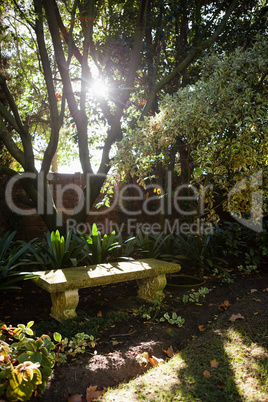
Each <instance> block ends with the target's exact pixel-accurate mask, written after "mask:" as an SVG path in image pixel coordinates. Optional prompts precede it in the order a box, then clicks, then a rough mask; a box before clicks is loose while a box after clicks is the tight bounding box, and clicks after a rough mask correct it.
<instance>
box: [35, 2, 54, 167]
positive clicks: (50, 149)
mask: <svg viewBox="0 0 268 402" xmlns="http://www.w3.org/2000/svg"><path fill="white" fill-rule="evenodd" d="M34 7H35V12H36V14H37V18H36V25H35V32H36V37H37V42H38V47H39V53H40V56H41V62H42V66H43V70H44V77H45V81H46V86H47V92H48V99H49V109H50V119H51V121H50V123H51V135H50V139H49V143H48V146H47V149H46V151H45V154H44V158H43V162H42V167H41V170H42V171H44V172H45V174H47V173H48V172H49V168H50V165H51V162H52V158H53V156H54V154H55V152H56V150H57V146H58V142H59V130H60V122H59V114H58V105H57V99H56V95H55V89H54V84H53V78H52V71H51V67H50V62H49V57H48V53H47V49H46V44H45V39H44V29H43V15H42V4H41V3H40V1H39V0H34Z"/></svg>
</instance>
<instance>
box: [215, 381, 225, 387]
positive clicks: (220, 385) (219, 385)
mask: <svg viewBox="0 0 268 402" xmlns="http://www.w3.org/2000/svg"><path fill="white" fill-rule="evenodd" d="M217 388H219V389H224V388H225V384H224V383H223V382H222V381H218V385H217Z"/></svg>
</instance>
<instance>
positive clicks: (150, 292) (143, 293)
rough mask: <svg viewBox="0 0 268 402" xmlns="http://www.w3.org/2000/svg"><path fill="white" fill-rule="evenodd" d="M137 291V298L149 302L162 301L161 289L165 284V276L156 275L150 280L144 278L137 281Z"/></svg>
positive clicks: (162, 293)
mask: <svg viewBox="0 0 268 402" xmlns="http://www.w3.org/2000/svg"><path fill="white" fill-rule="evenodd" d="M137 283H138V286H139V289H138V297H140V298H141V299H144V300H146V301H149V302H155V301H156V300H162V299H164V297H165V295H164V292H163V289H164V288H165V286H166V284H167V279H166V275H158V276H154V277H152V278H144V279H138V280H137Z"/></svg>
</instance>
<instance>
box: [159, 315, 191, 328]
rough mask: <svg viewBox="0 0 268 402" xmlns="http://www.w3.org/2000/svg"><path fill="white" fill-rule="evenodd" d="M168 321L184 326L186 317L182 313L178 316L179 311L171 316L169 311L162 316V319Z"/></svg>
mask: <svg viewBox="0 0 268 402" xmlns="http://www.w3.org/2000/svg"><path fill="white" fill-rule="evenodd" d="M165 320H166V321H167V322H168V323H169V324H171V325H174V324H176V325H178V327H182V326H183V324H184V322H185V319H184V318H182V317H181V316H180V315H179V316H178V315H177V313H173V314H172V316H171V317H170V315H169V313H165V314H164V316H163V317H161V318H160V321H165Z"/></svg>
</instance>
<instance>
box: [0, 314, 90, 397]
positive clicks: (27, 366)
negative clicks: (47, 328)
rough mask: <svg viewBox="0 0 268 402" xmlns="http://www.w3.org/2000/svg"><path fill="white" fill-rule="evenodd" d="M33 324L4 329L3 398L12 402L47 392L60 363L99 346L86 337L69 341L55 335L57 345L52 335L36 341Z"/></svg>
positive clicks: (0, 335)
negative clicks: (48, 383) (55, 366)
mask: <svg viewBox="0 0 268 402" xmlns="http://www.w3.org/2000/svg"><path fill="white" fill-rule="evenodd" d="M33 324H34V322H33V321H31V322H29V323H28V324H27V325H26V326H25V325H24V324H18V326H17V327H7V326H6V325H5V324H2V326H1V327H0V369H1V372H0V395H4V394H5V395H6V397H7V398H8V400H9V401H18V400H20V401H27V400H28V399H29V398H30V397H31V395H32V393H33V392H34V391H35V390H38V391H44V390H45V388H46V384H47V382H48V378H49V377H50V376H51V374H52V368H53V366H54V365H55V364H56V363H57V364H62V363H65V362H66V360H67V358H68V356H70V357H75V356H76V355H77V354H78V353H85V352H86V348H87V347H90V348H94V347H95V345H96V340H95V338H94V336H93V335H89V334H85V333H75V335H74V336H72V337H71V339H68V338H67V337H65V338H62V335H61V334H60V333H59V332H55V333H54V334H53V338H54V342H52V341H51V338H50V337H49V336H48V335H42V336H40V337H34V338H33V337H32V336H33V335H34V332H33V330H32V329H31V327H32V326H33Z"/></svg>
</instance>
